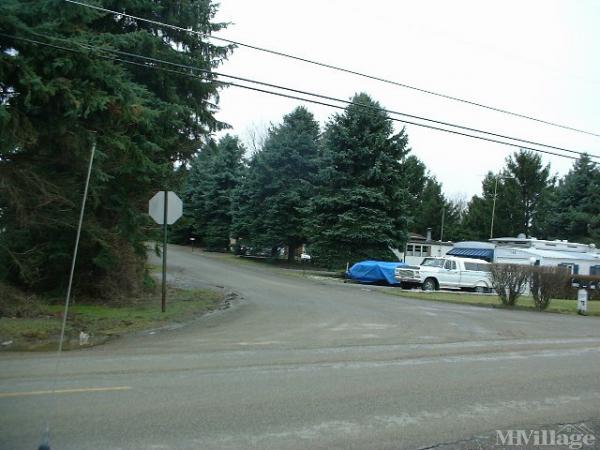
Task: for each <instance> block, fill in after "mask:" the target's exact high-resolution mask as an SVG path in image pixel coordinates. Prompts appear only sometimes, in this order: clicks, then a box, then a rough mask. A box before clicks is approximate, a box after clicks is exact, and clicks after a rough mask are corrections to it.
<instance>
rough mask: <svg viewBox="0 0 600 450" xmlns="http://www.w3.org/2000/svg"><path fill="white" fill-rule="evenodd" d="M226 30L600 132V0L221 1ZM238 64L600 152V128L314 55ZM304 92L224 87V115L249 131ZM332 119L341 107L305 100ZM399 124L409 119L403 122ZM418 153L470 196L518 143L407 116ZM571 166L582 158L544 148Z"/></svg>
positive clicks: (289, 82)
mask: <svg viewBox="0 0 600 450" xmlns="http://www.w3.org/2000/svg"><path fill="white" fill-rule="evenodd" d="M216 20H219V21H228V22H232V24H231V25H230V26H229V28H227V29H226V30H223V31H221V32H219V34H218V35H220V36H223V37H227V38H229V39H234V40H238V41H242V42H246V43H250V44H254V45H258V46H263V47H268V48H272V49H275V50H279V51H283V52H287V53H292V54H295V55H298V56H301V57H306V58H310V59H315V60H318V61H323V62H326V63H329V64H333V65H338V66H342V67H346V68H350V69H353V70H356V71H361V72H366V73H369V74H374V75H377V76H380V77H384V78H388V79H392V80H395V81H398V82H401V83H405V84H411V85H414V86H417V87H421V88H424V89H428V90H434V91H438V92H442V93H446V94H450V95H453V96H457V97H463V98H466V99H470V100H474V101H477V102H479V103H485V104H488V105H492V106H496V107H500V108H503V109H508V110H511V111H516V112H519V113H522V114H526V115H531V116H534V117H539V118H542V119H545V120H548V121H553V122H558V123H562V124H566V125H570V126H573V127H576V128H582V129H585V130H589V131H594V132H597V133H600V58H599V55H600V27H599V26H598V24H599V23H600V2H598V1H595V0H588V1H584V0H578V1H570V0H564V1H549V0H540V1H531V0H528V1H506V0H503V1H496V2H490V1H486V2H482V1H458V0H455V1H452V2H448V1H441V0H440V1H420V2H415V1H411V2H409V1H383V0H370V1H368V2H366V1H364V0H361V1H355V0H329V1H327V0H304V1H301V2H297V1H296V2H291V1H285V0H254V1H251V2H250V1H247V0H222V1H221V5H220V9H219V13H218V15H217V18H216ZM219 70H220V71H222V72H224V73H229V74H235V75H240V76H244V77H248V78H254V79H258V80H262V81H266V82H271V83H276V84H282V85H285V86H290V87H294V88H297V89H303V90H307V91H312V92H319V93H324V94H327V95H330V96H333V97H340V98H344V99H349V98H350V97H351V96H352V95H353V94H354V93H355V92H359V91H364V92H367V93H368V94H370V95H371V96H372V97H373V98H374V99H376V100H378V101H379V102H380V103H381V104H382V105H383V106H384V107H385V108H387V109H392V110H397V111H403V112H407V113H410V114H414V115H422V116H427V117H430V118H434V119H439V120H444V121H448V122H454V123H459V124H462V125H466V126H471V127H474V128H481V129H486V130H490V131H492V130H493V131H495V132H497V133H501V134H508V135H511V136H515V137H521V138H525V139H529V140H533V141H539V142H543V143H548V144H552V145H556V146H561V147H566V148H571V149H574V150H580V151H588V152H590V153H596V154H600V138H598V137H593V136H586V135H583V134H579V133H574V132H570V131H565V130H561V129H558V128H554V127H550V126H547V125H542V124H538V123H535V122H531V121H528V120H524V119H518V118H515V117H510V116H507V115H504V114H500V113H496V112H491V111H487V110H483V109H480V108H476V107H473V106H468V105H464V104H460V103H457V102H452V101H448V100H444V99H441V98H437V97H433V96H430V95H426V94H422V93H418V92H415V91H411V90H407V89H404V88H401V87H396V86H392V85H387V84H383V83H380V82H376V81H370V80H367V79H364V78H360V77H356V76H352V75H346V74H343V73H339V72H334V71H331V70H328V69H324V68H318V67H315V66H312V65H309V64H305V63H301V62H295V61H292V60H289V59H285V58H281V57H277V56H273V55H267V54H264V53H260V52H256V51H253V50H250V49H245V48H238V49H236V50H235V52H234V54H233V55H232V56H231V58H230V60H229V61H227V62H226V63H225V64H224V65H223V66H222V67H221V68H220V69H219ZM299 104H301V103H300V102H298V101H295V100H289V99H284V98H279V97H273V96H269V95H265V94H260V93H255V92H250V91H245V90H241V89H238V88H229V89H225V90H224V91H223V92H222V94H221V104H220V105H221V112H220V113H219V114H218V118H219V119H220V120H223V121H225V122H227V123H229V124H231V125H232V126H233V130H232V132H233V133H235V134H238V135H239V136H240V137H241V138H242V139H245V140H246V139H247V137H248V131H249V130H250V129H251V128H253V127H256V128H258V129H261V128H264V127H266V126H267V125H268V124H269V123H270V122H273V123H278V122H280V121H281V119H282V116H283V115H284V114H286V113H288V112H290V111H291V110H292V109H293V108H295V107H296V106H298V105H299ZM306 106H307V108H308V109H309V110H310V111H312V112H313V113H314V114H315V117H316V118H317V120H319V122H320V123H321V124H322V125H323V124H325V123H326V121H327V119H328V118H329V117H330V116H331V115H332V114H333V113H334V112H335V110H332V109H331V108H327V107H324V106H318V105H311V104H306ZM396 125H397V128H398V129H399V128H400V127H401V126H402V125H401V124H398V123H397V124H396ZM406 130H407V132H408V135H409V140H410V141H409V142H410V146H411V148H412V152H413V153H414V154H415V155H417V156H418V157H419V158H420V159H422V160H423V161H424V162H425V163H426V165H427V167H428V169H429V170H430V172H431V173H432V174H433V175H435V176H436V177H437V178H438V180H439V181H441V182H442V183H443V186H444V191H445V193H446V194H447V195H448V196H449V197H450V198H453V197H455V196H461V195H462V196H466V197H470V196H471V195H473V194H476V193H479V192H480V191H481V179H482V178H483V176H484V174H485V173H486V172H487V171H488V170H498V169H499V168H500V167H502V165H503V164H504V159H505V157H506V156H507V155H508V154H509V153H511V152H512V151H514V150H516V149H514V148H510V147H506V146H502V145H498V144H493V143H488V142H483V141H479V140H474V139H470V138H466V137H460V136H454V135H450V134H447V133H440V132H438V131H433V130H427V129H423V128H419V127H416V126H413V125H407V126H406ZM543 159H544V161H545V162H549V163H550V164H551V166H552V169H553V172H558V173H559V174H564V173H565V172H566V171H567V170H568V169H569V167H570V166H571V164H572V161H571V160H567V159H563V158H558V157H553V156H543Z"/></svg>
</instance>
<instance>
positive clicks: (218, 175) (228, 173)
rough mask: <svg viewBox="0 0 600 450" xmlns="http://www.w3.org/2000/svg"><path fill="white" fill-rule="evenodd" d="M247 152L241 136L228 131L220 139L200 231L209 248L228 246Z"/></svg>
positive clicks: (212, 159)
mask: <svg viewBox="0 0 600 450" xmlns="http://www.w3.org/2000/svg"><path fill="white" fill-rule="evenodd" d="M244 153H245V149H244V146H243V145H242V144H241V143H240V142H239V140H238V138H237V137H233V136H231V135H229V134H227V135H225V136H224V137H223V138H221V139H220V140H219V144H218V145H217V149H216V152H215V154H214V156H213V157H212V158H211V160H210V162H209V164H208V169H209V174H208V179H207V182H206V191H205V192H204V215H205V216H204V218H203V223H204V227H205V229H204V230H199V231H200V232H201V233H202V235H203V241H204V244H205V246H206V248H208V249H210V250H219V251H225V250H228V249H229V245H230V237H231V225H232V213H233V211H232V208H233V205H232V203H233V196H234V191H235V190H236V189H237V187H238V185H239V184H240V182H241V181H242V179H243V171H244V160H243V156H244ZM197 226H198V225H197Z"/></svg>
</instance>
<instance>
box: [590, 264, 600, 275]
mask: <svg viewBox="0 0 600 450" xmlns="http://www.w3.org/2000/svg"><path fill="white" fill-rule="evenodd" d="M590 275H600V265H596V266H591V267H590Z"/></svg>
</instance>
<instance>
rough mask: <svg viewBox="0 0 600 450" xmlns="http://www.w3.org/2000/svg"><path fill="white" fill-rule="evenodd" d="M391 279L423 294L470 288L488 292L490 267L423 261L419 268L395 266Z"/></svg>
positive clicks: (469, 261)
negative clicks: (421, 290) (414, 287)
mask: <svg viewBox="0 0 600 450" xmlns="http://www.w3.org/2000/svg"><path fill="white" fill-rule="evenodd" d="M394 277H395V278H396V280H397V281H399V282H400V284H401V285H402V286H403V287H404V286H421V289H423V290H424V291H434V290H437V289H442V288H446V289H471V290H474V291H476V292H481V293H483V292H489V291H490V290H491V287H492V281H491V277H490V264H489V263H487V262H485V261H481V260H479V259H469V258H455V257H450V256H445V257H441V258H433V257H432V258H425V259H424V260H423V262H422V263H421V265H420V266H408V267H398V268H396V271H395V272H394Z"/></svg>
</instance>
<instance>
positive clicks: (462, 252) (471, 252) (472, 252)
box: [446, 247, 494, 262]
mask: <svg viewBox="0 0 600 450" xmlns="http://www.w3.org/2000/svg"><path fill="white" fill-rule="evenodd" d="M446 254H447V255H450V256H459V257H460V256H462V257H463V258H476V259H483V260H485V261H488V262H492V261H493V260H494V250H493V249H491V248H456V247H455V248H453V249H452V250H450V251H449V252H448V253H446Z"/></svg>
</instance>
